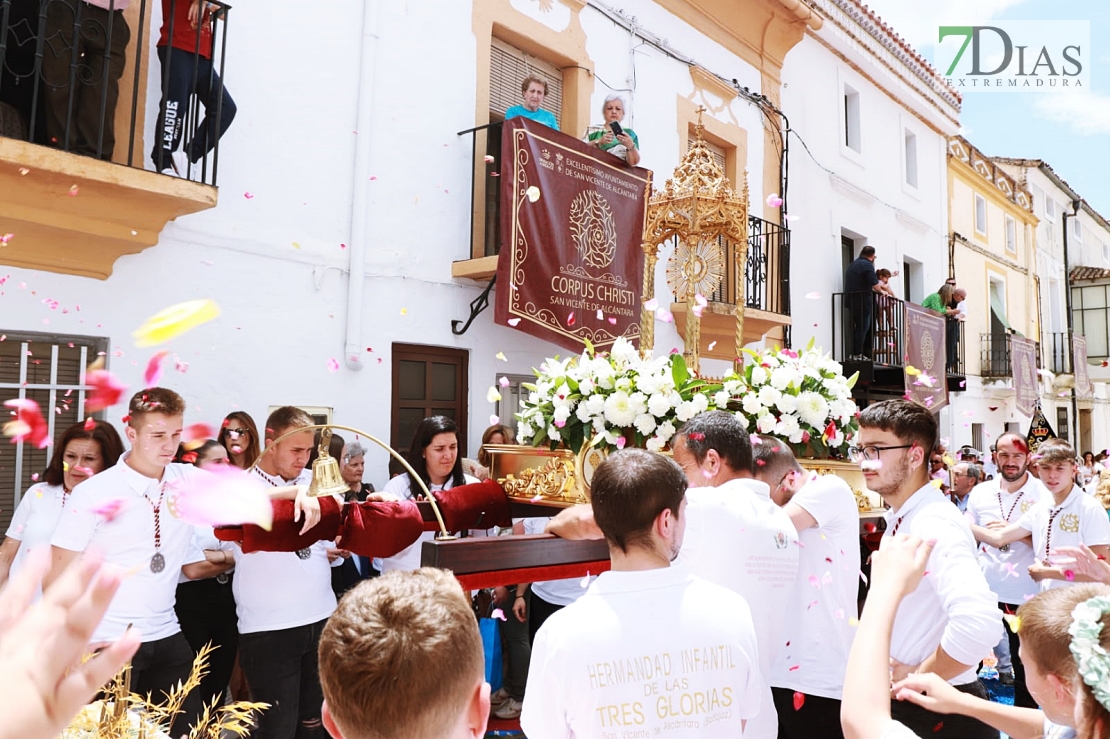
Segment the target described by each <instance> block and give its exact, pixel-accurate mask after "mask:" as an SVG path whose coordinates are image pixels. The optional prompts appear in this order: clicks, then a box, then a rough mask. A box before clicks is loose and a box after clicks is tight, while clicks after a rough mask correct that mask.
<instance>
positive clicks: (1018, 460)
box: [967, 432, 1048, 708]
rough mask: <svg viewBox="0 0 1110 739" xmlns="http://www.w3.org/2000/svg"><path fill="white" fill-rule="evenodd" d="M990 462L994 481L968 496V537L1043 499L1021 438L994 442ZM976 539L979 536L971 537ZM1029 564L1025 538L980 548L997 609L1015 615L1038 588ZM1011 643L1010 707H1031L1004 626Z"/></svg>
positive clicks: (1015, 647)
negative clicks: (994, 465)
mask: <svg viewBox="0 0 1110 739" xmlns="http://www.w3.org/2000/svg"><path fill="white" fill-rule="evenodd" d="M994 458H995V460H997V464H998V477H996V478H995V479H993V480H988V481H986V482H984V483H981V484H979V485H976V486H975V487H974V488H973V489H972V491H971V493H969V494H968V496H967V517H968V521H970V522H971V524H972V528H971V531H972V533H975V532H976V531H977V530H978V529H977V527H981V526H988V525H991V524H992V523H994V522H1002V523H1003V524H1004V525H1005V524H1010V523H1016V522H1017V521H1019V520H1020V519H1021V517H1022V516H1024V515H1025V514H1026V513H1027V512H1029V511H1030V510H1031V509H1032V508H1033V506H1035V505H1038V504H1043V503H1044V501H1045V500H1046V499H1047V497H1048V491H1047V490H1045V489H1044V486H1043V485H1042V484H1041V482H1040V480H1038V479H1037V478H1035V477H1033V476H1032V475H1031V474H1029V445H1028V444H1027V443H1026V441H1025V438H1024V437H1023V436H1021V435H1020V434H1015V433H1011V432H1007V433H1005V434H1002V435H1001V436H999V437H998V439H997V440H996V441H995V449H994ZM976 538H977V539H978V537H976ZM1032 564H1033V547H1032V545H1031V544H1030V542H1029V540H1028V539H1019V540H1018V541H1015V542H1012V543H1010V544H1009V545H1008V546H1007V547H1005V550H1002V549H998V548H996V547H992V546H989V545H987V544H983V545H982V546H980V548H979V566H980V567H981V568H982V570H983V574H984V575H985V576H986V578H987V584H988V585H990V588H991V590H993V591H994V593H995V595H997V596H998V608H999V610H1001V611H1002V612H1003V613H1009V614H1014V613H1017V609H1018V607H1019V606H1021V605H1022V604H1023V603H1025V601H1027V600H1028V599H1029V598H1031V597H1033V596H1034V595H1036V593H1037V591H1038V590H1039V588H1038V587H1037V584H1036V583H1034V582H1033V578H1032V577H1030V576H1029V566H1030V565H1032ZM1003 625H1004V626H1005V629H1006V635H1007V638H1008V640H1009V644H1010V660H1011V662H1012V664H1013V668H1014V705H1015V706H1022V707H1025V708H1036V706H1037V703H1036V701H1035V700H1033V696H1031V695H1030V694H1029V689H1028V688H1027V687H1026V683H1025V666H1024V665H1023V664H1022V662H1021V659H1020V657H1019V654H1018V636H1017V633H1016V632H1015V631H1014V630H1013V629H1011V628H1010V625H1009V624H1008V623H1005V622H1004V623H1003Z"/></svg>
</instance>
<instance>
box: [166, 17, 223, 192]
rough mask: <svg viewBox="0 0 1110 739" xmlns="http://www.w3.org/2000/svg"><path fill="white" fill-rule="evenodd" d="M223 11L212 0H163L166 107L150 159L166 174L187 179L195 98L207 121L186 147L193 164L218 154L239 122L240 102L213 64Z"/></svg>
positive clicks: (188, 146) (204, 120)
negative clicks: (184, 139)
mask: <svg viewBox="0 0 1110 739" xmlns="http://www.w3.org/2000/svg"><path fill="white" fill-rule="evenodd" d="M218 12H219V6H217V5H213V4H210V3H208V2H206V0H162V30H161V37H160V38H159V39H158V59H159V61H161V63H162V104H161V106H160V107H159V109H158V110H159V122H158V127H157V134H156V136H155V146H154V151H153V152H152V153H151V155H150V156H151V159H152V160H153V161H154V166H155V167H156V168H157V169H158V171H160V172H162V173H163V174H169V175H175V176H178V177H185V176H186V171H187V166H188V165H187V164H186V163H185V162H184V161H178V159H177V147H178V145H179V144H180V143H181V136H182V130H183V128H184V126H185V114H186V111H187V110H188V108H189V98H190V96H191V95H193V94H194V93H196V95H197V97H198V98H199V99H200V101H201V102H202V103H203V104H204V119H203V120H202V121H200V124H199V125H198V126H197V127H196V131H195V132H194V133H193V137H192V139H191V140H190V141H189V143H188V144H186V145H185V155H186V156H187V157H188V164H195V163H196V162H198V161H200V160H201V159H203V158H204V156H205V155H206V154H208V152H210V151H212V149H213V148H214V147H215V146H216V141H217V140H219V138H220V137H221V136H223V135H224V133H225V132H226V131H227V129H228V128H229V127H230V126H231V122H232V121H233V120H234V119H235V101H233V100H232V99H231V96H230V95H228V94H227V89H226V88H225V87H224V84H223V81H222V80H221V79H220V77H219V75H218V74H216V70H215V69H214V68H213V66H212V47H213V44H212V21H213V17H214V16H215V14H216V13H218Z"/></svg>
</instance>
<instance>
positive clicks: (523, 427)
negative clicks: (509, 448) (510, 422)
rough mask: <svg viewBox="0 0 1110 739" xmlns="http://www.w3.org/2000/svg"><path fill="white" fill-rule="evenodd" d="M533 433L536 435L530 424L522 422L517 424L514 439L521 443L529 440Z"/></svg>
mask: <svg viewBox="0 0 1110 739" xmlns="http://www.w3.org/2000/svg"><path fill="white" fill-rule="evenodd" d="M534 433H536V430H535V429H533V428H532V425H531V424H529V423H525V422H524V421H521V422H520V423H518V424H517V427H516V437H517V438H518V439H520V441H521V442H525V441H528V440H529V439H531V438H532V434H534Z"/></svg>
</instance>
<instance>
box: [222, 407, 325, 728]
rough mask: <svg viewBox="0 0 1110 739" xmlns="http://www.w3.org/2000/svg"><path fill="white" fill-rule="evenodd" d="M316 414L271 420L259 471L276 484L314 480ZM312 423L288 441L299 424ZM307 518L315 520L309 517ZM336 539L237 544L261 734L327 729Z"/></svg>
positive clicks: (292, 413)
mask: <svg viewBox="0 0 1110 739" xmlns="http://www.w3.org/2000/svg"><path fill="white" fill-rule="evenodd" d="M311 425H313V421H312V417H311V416H309V415H308V414H307V413H306V412H304V411H303V410H301V409H300V408H295V407H293V406H283V407H281V408H278V409H277V410H275V411H274V412H273V413H271V414H270V417H269V418H267V419H266V449H265V451H264V452H263V454H262V456H261V457H259V458H258V466H257V467H255V468H254V470H253V474H255V475H256V476H257V477H259V478H260V479H262V480H264V481H266V482H268V483H269V484H271V485H273V486H274V487H276V488H281V487H285V486H289V485H297V486H301V485H308V484H309V483H310V482H311V481H312V472H311V471H310V470H306V469H305V464H306V463H307V462H308V458H309V455H310V454H311V453H312V449H313V434H312V429H308V428H305V427H307V426H311ZM298 428H305V430H304V431H302V432H301V433H295V434H293V435H291V436H290V437H289V438H287V439H284V440H282V441H280V442H277V441H275V440H276V439H279V438H280V437H281V436H283V435H284V434H286V433H288V432H290V431H293V430H294V429H298ZM306 523H307V521H306ZM332 546H333V545H332V543H331V542H325V541H317V542H315V543H313V544H311V545H309V546H307V547H305V548H304V549H301V550H298V551H296V552H251V553H249V554H245V553H244V552H243V551H242V549H240V548H238V547H236V548H235V555H234V556H235V578H234V579H233V580H232V592H233V593H234V595H235V609H236V612H237V614H238V616H239V663H240V665H241V666H242V668H243V674H244V675H245V676H246V678H247V684H248V685H250V689H251V697H252V698H253V699H254V700H256V701H260V702H263V703H269V704H270V708H268V709H267V710H265V711H263V712H262V715H261V716H260V717H259V722H258V727H257V729H256V730H255V731H254V733H253V734H252V736H254V737H256V739H294V737H296V739H309V738H310V737H311V738H313V739H315V738H317V737H325V736H326V733H325V731H324V729H323V724H322V723H321V718H320V704H321V703H322V702H323V693H322V692H321V690H320V679H319V674H318V669H317V656H316V648H317V644H318V643H319V640H320V633H321V631H323V628H324V624H326V623H327V619H328V616H330V615H331V613H332V611H334V610H335V593H334V592H333V591H332V589H331V563H330V562H329V561H328V549H329V548H331V547H332Z"/></svg>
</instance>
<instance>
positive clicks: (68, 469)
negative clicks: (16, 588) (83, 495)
mask: <svg viewBox="0 0 1110 739" xmlns="http://www.w3.org/2000/svg"><path fill="white" fill-rule="evenodd" d="M121 454H123V441H121V440H120V438H119V434H118V433H116V430H115V429H114V428H113V427H112V425H111V424H109V423H106V422H104V421H95V420H91V419H90V421H87V422H84V423H75V424H73V425H72V426H70V427H69V428H67V429H66V430H65V433H63V434H62V439H61V441H60V442H59V443H58V444H57V445H56V446H55V447H54V455H53V456H52V457H51V458H50V464H48V465H47V467H46V471H45V472H44V473H43V475H42V482H40V483H38V484H35V485H32V486H31V487H29V488H27V492H26V493H24V494H23V497H22V498H21V499H20V501H19V506H18V507H16V509H15V513H14V514H12V522H11V525H10V526H8V531H7V534H6V535H5V537H4V542H3V544H0V587H2V586H3V585H4V583H6V582H7V580H8V575H9V574H11V573H14V572H15V571H16V570H18V569H19V567H20V565H22V563H23V560H24V559H25V558H26V556H27V553H28V552H30V551H31V550H32V549H34V548H35V547H37V546H45V547H47V548H49V545H50V535H51V534H53V533H54V528H55V527H56V526H57V525H58V520H59V519H60V518H61V516H62V511H63V509H64V508H65V507H66V505H72V504H71V503H70V502H69V498H70V494H71V493H72V492H73V490H74V488H76V487H77V486H78V485H80V484H81V483H82V482H84V481H85V480H87V479H89V478H90V477H92V476H93V475H95V474H96V473H98V472H102V471H104V470H106V469H108V468H109V467H112V466H114V465H115V463H116V461H117V460H118V459H119V458H120V455H121Z"/></svg>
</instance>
